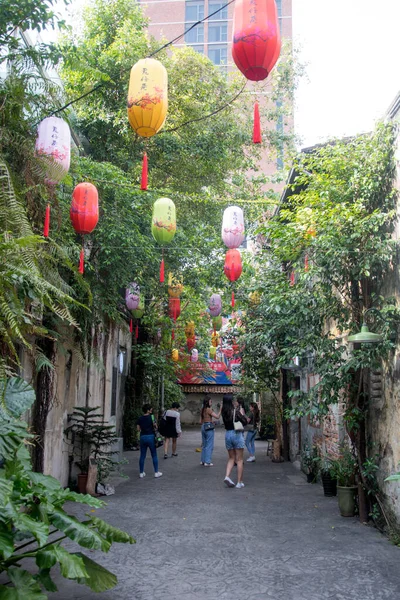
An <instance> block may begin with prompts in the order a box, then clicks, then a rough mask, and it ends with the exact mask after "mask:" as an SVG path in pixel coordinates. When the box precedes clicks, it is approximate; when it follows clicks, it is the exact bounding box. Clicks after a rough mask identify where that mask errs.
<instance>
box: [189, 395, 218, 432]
mask: <svg viewBox="0 0 400 600" xmlns="http://www.w3.org/2000/svg"><path fill="white" fill-rule="evenodd" d="M208 395H209V396H211V400H212V407H213V410H214V412H218V411H219V408H217V404H221V405H222V396H221V394H208ZM204 398H205V394H203V393H201V394H186V397H185V400H184V401H183V402H182V404H181V408H180V413H181V423H182V424H183V425H198V426H199V427H200V412H201V407H202V406H203V399H204Z"/></svg>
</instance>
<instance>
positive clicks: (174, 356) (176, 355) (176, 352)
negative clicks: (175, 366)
mask: <svg viewBox="0 0 400 600" xmlns="http://www.w3.org/2000/svg"><path fill="white" fill-rule="evenodd" d="M171 358H172V360H173V361H174V362H178V360H179V350H177V349H176V348H174V349H173V350H172V352H171Z"/></svg>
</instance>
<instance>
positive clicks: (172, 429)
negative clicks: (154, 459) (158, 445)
mask: <svg viewBox="0 0 400 600" xmlns="http://www.w3.org/2000/svg"><path fill="white" fill-rule="evenodd" d="M165 420H166V427H165V434H164V458H168V446H169V441H170V440H172V454H171V456H178V453H177V451H176V440H177V438H178V437H180V435H181V433H182V427H181V415H180V414H179V403H178V402H173V403H172V406H171V408H170V409H168V410H167V411H166V413H165Z"/></svg>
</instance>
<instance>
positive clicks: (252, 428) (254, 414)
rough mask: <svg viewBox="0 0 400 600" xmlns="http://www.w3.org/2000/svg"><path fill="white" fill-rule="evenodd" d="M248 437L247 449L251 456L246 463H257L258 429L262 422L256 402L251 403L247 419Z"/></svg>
mask: <svg viewBox="0 0 400 600" xmlns="http://www.w3.org/2000/svg"><path fill="white" fill-rule="evenodd" d="M247 421H248V425H247V435H246V448H247V450H248V452H249V454H250V456H249V458H248V459H247V461H246V462H255V460H256V445H255V439H256V435H257V429H258V425H259V422H260V411H259V408H258V406H257V403H256V402H250V416H249V417H248V418H247Z"/></svg>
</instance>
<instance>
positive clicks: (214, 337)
mask: <svg viewBox="0 0 400 600" xmlns="http://www.w3.org/2000/svg"><path fill="white" fill-rule="evenodd" d="M218 344H219V335H218V333H213V334H212V335H211V345H212V346H214V348H216V347H217V346H218Z"/></svg>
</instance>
